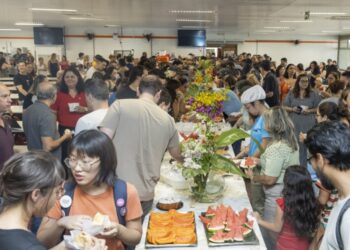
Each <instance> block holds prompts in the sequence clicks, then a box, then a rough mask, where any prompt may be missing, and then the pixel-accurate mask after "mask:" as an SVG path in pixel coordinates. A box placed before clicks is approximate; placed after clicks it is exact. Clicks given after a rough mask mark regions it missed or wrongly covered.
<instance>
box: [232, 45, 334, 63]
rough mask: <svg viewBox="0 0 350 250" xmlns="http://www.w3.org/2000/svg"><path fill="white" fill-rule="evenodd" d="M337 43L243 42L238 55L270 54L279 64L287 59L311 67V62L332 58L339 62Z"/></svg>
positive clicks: (239, 46)
mask: <svg viewBox="0 0 350 250" xmlns="http://www.w3.org/2000/svg"><path fill="white" fill-rule="evenodd" d="M337 49H338V44H337V43H300V44H298V45H295V44H293V43H287V42H283V43H275V42H243V43H242V44H239V45H238V53H241V52H247V53H248V52H249V53H252V54H268V55H269V56H271V57H272V59H273V60H274V61H276V62H277V63H279V60H280V59H281V58H282V57H286V58H287V59H288V62H290V63H294V64H297V63H303V64H304V66H306V65H309V63H310V62H311V61H317V62H322V61H323V62H326V61H327V59H329V58H331V59H333V60H337V53H338V52H337Z"/></svg>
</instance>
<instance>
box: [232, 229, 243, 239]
mask: <svg viewBox="0 0 350 250" xmlns="http://www.w3.org/2000/svg"><path fill="white" fill-rule="evenodd" d="M233 239H234V241H243V240H244V238H243V232H242V230H241V228H240V227H237V228H236V229H235V234H234V236H233Z"/></svg>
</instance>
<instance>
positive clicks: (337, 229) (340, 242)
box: [335, 199, 350, 250]
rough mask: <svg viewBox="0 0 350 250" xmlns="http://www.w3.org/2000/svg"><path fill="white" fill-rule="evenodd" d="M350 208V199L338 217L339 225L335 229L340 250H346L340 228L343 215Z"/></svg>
mask: <svg viewBox="0 0 350 250" xmlns="http://www.w3.org/2000/svg"><path fill="white" fill-rule="evenodd" d="M348 208H350V199H348V200H347V201H346V202H345V204H344V206H343V207H342V209H341V210H340V213H339V215H338V219H337V224H336V228H335V230H336V231H335V235H336V237H337V243H338V247H339V249H340V250H344V244H343V239H342V236H341V233H340V227H341V222H342V220H343V215H344V214H345V212H346V211H347V210H348Z"/></svg>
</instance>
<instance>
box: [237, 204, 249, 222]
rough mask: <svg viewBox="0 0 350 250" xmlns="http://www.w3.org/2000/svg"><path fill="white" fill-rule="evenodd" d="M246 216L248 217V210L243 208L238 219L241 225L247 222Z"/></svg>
mask: <svg viewBox="0 0 350 250" xmlns="http://www.w3.org/2000/svg"><path fill="white" fill-rule="evenodd" d="M247 215H248V209H247V208H245V209H243V210H242V211H240V212H239V219H240V221H241V223H242V224H244V223H245V222H246V221H247Z"/></svg>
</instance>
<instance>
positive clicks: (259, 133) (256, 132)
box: [248, 116, 270, 156]
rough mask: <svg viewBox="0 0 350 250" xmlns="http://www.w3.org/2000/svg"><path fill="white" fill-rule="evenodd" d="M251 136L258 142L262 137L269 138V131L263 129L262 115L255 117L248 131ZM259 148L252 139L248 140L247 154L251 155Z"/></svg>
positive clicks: (260, 141)
mask: <svg viewBox="0 0 350 250" xmlns="http://www.w3.org/2000/svg"><path fill="white" fill-rule="evenodd" d="M250 135H251V137H253V138H255V139H256V140H257V141H258V142H259V143H260V144H261V143H262V140H263V139H264V138H269V137H270V135H269V133H267V132H266V130H265V121H264V118H263V117H262V116H259V117H258V118H256V120H255V123H254V125H253V127H252V128H251V132H250ZM257 150H259V147H258V145H257V144H256V143H255V142H254V140H250V145H249V151H248V156H253V155H254V154H255V152H256V151H257Z"/></svg>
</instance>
